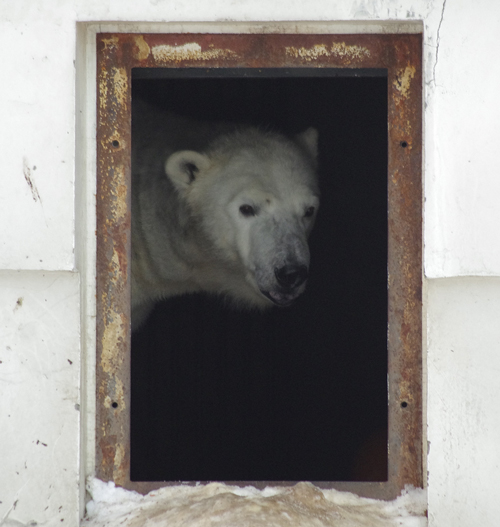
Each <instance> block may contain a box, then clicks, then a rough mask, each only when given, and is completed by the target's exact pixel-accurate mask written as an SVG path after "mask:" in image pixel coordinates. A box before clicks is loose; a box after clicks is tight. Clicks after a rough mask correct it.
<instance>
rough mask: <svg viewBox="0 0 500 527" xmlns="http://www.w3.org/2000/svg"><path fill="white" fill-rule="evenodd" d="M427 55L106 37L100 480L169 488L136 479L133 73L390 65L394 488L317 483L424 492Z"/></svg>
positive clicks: (369, 38)
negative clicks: (133, 443) (424, 102)
mask: <svg viewBox="0 0 500 527" xmlns="http://www.w3.org/2000/svg"><path fill="white" fill-rule="evenodd" d="M421 50H422V36H421V35H420V34H380V35H374V34H371V35H297V34H293V35H292V34H267V35H263V34H244V35H243V34H142V35H139V34H98V35H97V423H96V449H97V452H96V473H97V476H98V477H99V478H101V479H103V480H105V481H109V480H112V481H114V482H115V483H116V484H117V485H120V486H123V487H125V488H128V489H133V490H137V491H139V492H148V491H150V490H152V489H155V488H158V487H161V486H164V485H168V484H169V483H162V482H150V483H148V482H142V483H137V482H131V481H130V477H129V467H130V459H129V458H130V439H129V427H130V324H129V320H130V292H129V273H130V266H129V257H130V215H131V213H130V144H131V129H130V112H131V69H132V68H134V67H142V68H147V67H156V68H158V67H162V68H186V67H203V68H221V67H224V68H239V67H245V68H262V67H267V68H294V67H300V68H322V67H323V68H325V67H328V68H386V69H387V71H388V110H389V116H388V127H389V128H388V131H389V135H388V140H389V145H388V152H389V159H388V203H389V217H388V230H389V239H388V247H389V248H388V290H389V313H388V356H389V364H388V372H389V383H388V385H389V388H388V389H389V455H388V459H389V471H388V481H387V482H374V483H372V482H315V483H316V484H317V485H319V486H321V487H330V488H336V489H339V490H348V491H351V492H356V493H357V494H359V495H362V496H369V497H374V498H385V499H389V498H393V497H395V496H397V495H399V494H400V492H401V490H402V489H403V488H404V486H405V485H406V484H412V485H414V486H417V487H421V486H422V485H423V474H422V294H421V293H422V264H421V260H422V227H421V224H422V179H421V171H422V53H421ZM245 483H246V484H249V483H251V484H256V485H257V486H262V484H263V483H262V482H245ZM273 483H275V484H276V483H277V484H292V483H293V482H273ZM265 484H270V482H265Z"/></svg>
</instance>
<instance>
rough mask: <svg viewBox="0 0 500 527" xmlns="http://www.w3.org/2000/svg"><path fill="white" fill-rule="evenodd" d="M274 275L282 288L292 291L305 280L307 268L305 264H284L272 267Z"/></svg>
mask: <svg viewBox="0 0 500 527" xmlns="http://www.w3.org/2000/svg"><path fill="white" fill-rule="evenodd" d="M274 276H276V280H277V281H278V284H279V285H280V286H281V287H282V288H283V289H284V290H287V291H292V290H293V289H296V288H297V287H299V286H301V285H302V284H303V283H304V282H305V281H306V280H307V276H308V269H307V266H305V265H290V264H289V265H284V266H283V267H275V268H274Z"/></svg>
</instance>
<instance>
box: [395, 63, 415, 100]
mask: <svg viewBox="0 0 500 527" xmlns="http://www.w3.org/2000/svg"><path fill="white" fill-rule="evenodd" d="M415 73H416V69H415V66H406V68H405V69H401V70H399V71H398V74H397V77H396V79H395V80H394V82H393V84H394V87H395V88H396V90H397V91H398V92H399V93H400V96H401V98H402V99H407V98H408V95H409V91H410V85H411V80H412V79H413V77H415Z"/></svg>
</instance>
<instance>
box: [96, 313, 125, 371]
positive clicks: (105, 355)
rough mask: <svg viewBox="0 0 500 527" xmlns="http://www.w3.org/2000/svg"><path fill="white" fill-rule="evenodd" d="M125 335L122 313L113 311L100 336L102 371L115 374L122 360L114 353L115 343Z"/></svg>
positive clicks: (121, 340) (122, 339)
mask: <svg viewBox="0 0 500 527" xmlns="http://www.w3.org/2000/svg"><path fill="white" fill-rule="evenodd" d="M126 337H127V334H126V332H125V329H124V324H123V320H122V315H121V314H119V313H113V315H111V317H110V320H109V321H108V323H107V324H106V326H105V327H104V335H103V337H102V352H101V366H102V369H103V371H104V372H106V373H109V374H113V375H114V374H116V372H117V370H118V368H119V366H120V365H121V362H122V361H121V359H120V356H119V355H118V354H117V353H116V344H117V342H123V341H124V339H125V338H126Z"/></svg>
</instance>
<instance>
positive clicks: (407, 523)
mask: <svg viewBox="0 0 500 527" xmlns="http://www.w3.org/2000/svg"><path fill="white" fill-rule="evenodd" d="M87 489H88V491H89V493H90V495H91V496H92V501H90V502H89V503H88V504H87V517H86V519H85V520H84V522H83V524H82V526H83V527H105V526H113V527H114V526H120V527H180V526H183V527H290V526H293V527H425V526H426V525H427V520H426V518H425V516H424V514H425V509H426V497H425V493H424V491H423V490H422V489H407V490H406V491H404V492H403V494H402V495H401V496H400V497H399V498H397V499H396V500H394V501H390V502H386V501H378V500H372V499H366V498H359V497H358V496H356V495H354V494H351V493H348V492H338V491H335V490H321V489H319V488H317V487H315V486H314V485H312V484H310V483H298V484H297V485H295V486H294V487H284V488H281V487H267V488H265V489H264V490H262V491H260V490H257V489H256V488H254V487H245V488H241V487H233V486H228V485H225V484H223V483H210V484H208V485H200V486H196V487H191V486H175V487H165V488H162V489H159V490H155V491H152V492H150V493H149V494H148V495H147V496H142V495H141V494H138V493H137V492H130V491H126V490H123V489H121V488H116V487H115V486H114V484H113V483H111V482H109V483H103V482H102V481H100V480H98V479H95V478H92V479H90V480H89V482H88V485H87Z"/></svg>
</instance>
